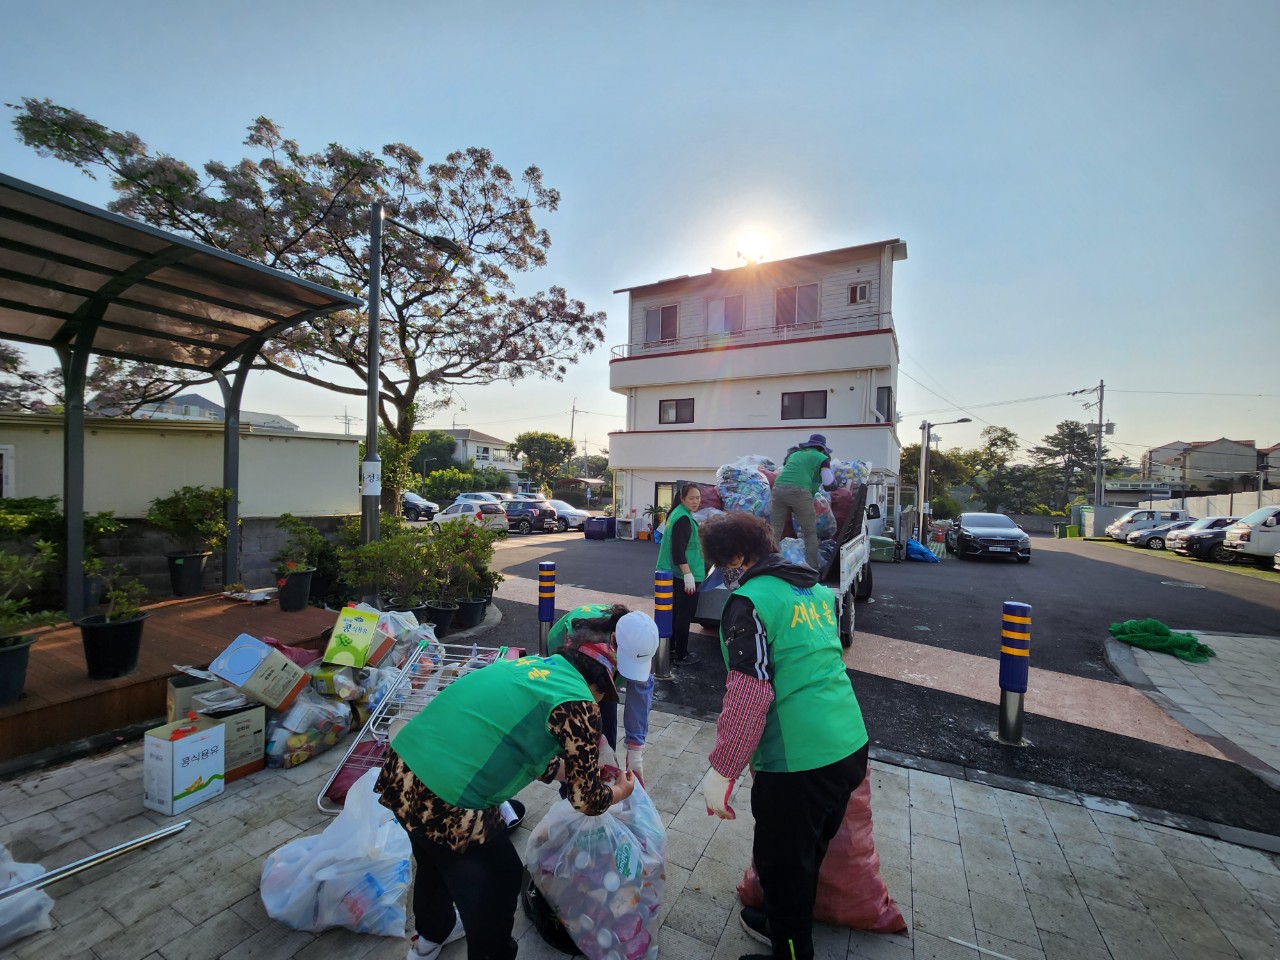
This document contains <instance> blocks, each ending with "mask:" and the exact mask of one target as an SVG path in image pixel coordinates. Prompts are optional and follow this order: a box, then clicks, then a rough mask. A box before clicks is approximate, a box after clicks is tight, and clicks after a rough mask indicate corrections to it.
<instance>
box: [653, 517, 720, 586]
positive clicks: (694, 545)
mask: <svg viewBox="0 0 1280 960" xmlns="http://www.w3.org/2000/svg"><path fill="white" fill-rule="evenodd" d="M681 517H688V518H689V524H690V525H691V526H692V528H693V529H692V530H690V531H689V546H688V547H687V548H686V549H685V552H684V559H685V562H686V563H688V564H689V572H690V573H692V574H693V579H695V580H697V581H698V582H699V583H701V582H702V581H703V580H705V579H707V565H706V564H705V563H704V562H703V560H702V544H701V543H699V542H698V521H697V520H695V519H693V514H692V513H690V512H689V508H688V507H686V506H685V505H684V504H683V503H682V504H680V505H679V506H678V507H676V508H675V509H674V510H672V511H671V515H670V516H669V517H667V533H670V532H671V527H672V525H673V524H674V523H675V522H676V521H677V520H679V519H680V518H681ZM654 569H655V570H670V571H671V572H672V573H673V574H675V578H676V579H677V580H679V579H680V578H681V577H682V576H683V574H682V573H681V572H680V571H679V570H677V569H676V568H675V565H674V564H673V563H672V562H671V538H670V537H668V536H663V538H662V543H660V544H658V565H657V566H656V567H654Z"/></svg>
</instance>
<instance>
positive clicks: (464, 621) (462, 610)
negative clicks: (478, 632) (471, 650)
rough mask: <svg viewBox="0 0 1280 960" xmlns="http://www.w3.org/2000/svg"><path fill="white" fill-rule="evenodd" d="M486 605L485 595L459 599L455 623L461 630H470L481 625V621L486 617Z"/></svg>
mask: <svg viewBox="0 0 1280 960" xmlns="http://www.w3.org/2000/svg"><path fill="white" fill-rule="evenodd" d="M485 606H486V604H485V602H484V597H466V598H465V599H462V600H459V601H458V616H457V617H456V618H454V624H455V625H456V626H457V628H458V629H459V630H470V629H471V628H472V627H478V626H480V621H481V620H483V619H484V608H485Z"/></svg>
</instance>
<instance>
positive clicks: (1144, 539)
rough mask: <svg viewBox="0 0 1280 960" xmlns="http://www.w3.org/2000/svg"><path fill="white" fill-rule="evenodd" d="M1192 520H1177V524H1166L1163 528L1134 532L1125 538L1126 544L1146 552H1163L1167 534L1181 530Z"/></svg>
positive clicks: (1167, 538)
mask: <svg viewBox="0 0 1280 960" xmlns="http://www.w3.org/2000/svg"><path fill="white" fill-rule="evenodd" d="M1193 523H1195V521H1194V520H1179V521H1178V522H1177V523H1167V524H1165V525H1164V526H1163V527H1151V528H1149V529H1147V530H1134V531H1133V532H1132V533H1130V534H1129V536H1128V537H1127V538H1126V542H1127V543H1128V544H1129V546H1131V547H1146V548H1147V549H1148V550H1163V549H1164V547H1165V544H1166V543H1167V542H1168V541H1169V534H1171V533H1173V532H1174V531H1175V530H1183V529H1185V528H1187V527H1189V526H1191V524H1193Z"/></svg>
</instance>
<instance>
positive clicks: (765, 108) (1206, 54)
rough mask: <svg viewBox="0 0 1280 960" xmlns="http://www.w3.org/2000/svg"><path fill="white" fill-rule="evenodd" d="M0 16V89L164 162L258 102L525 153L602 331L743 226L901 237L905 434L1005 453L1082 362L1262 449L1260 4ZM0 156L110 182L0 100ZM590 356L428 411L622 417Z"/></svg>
mask: <svg viewBox="0 0 1280 960" xmlns="http://www.w3.org/2000/svg"><path fill="white" fill-rule="evenodd" d="M73 11H74V12H73ZM0 22H3V23H5V26H6V29H5V30H4V31H3V35H2V36H0V95H2V96H0V99H3V100H4V101H6V102H14V101H16V100H17V99H18V98H20V97H23V96H32V97H48V98H50V99H52V100H53V101H54V102H56V103H59V104H62V105H64V106H68V107H73V108H76V109H79V110H82V111H84V112H85V113H87V114H88V115H89V116H91V117H93V118H94V119H96V120H99V121H101V122H103V123H105V124H107V125H108V126H112V127H115V128H118V129H128V130H132V131H134V132H136V133H137V134H139V135H140V136H141V137H142V138H143V140H145V141H146V142H147V143H148V144H149V145H150V146H151V147H153V148H154V149H157V150H162V151H164V152H167V153H170V154H173V155H174V156H177V157H180V158H182V159H183V160H186V161H187V162H189V163H191V164H193V165H197V166H198V165H199V164H201V163H203V162H204V161H206V160H209V159H219V160H223V161H231V160H234V159H237V158H239V157H240V156H243V155H244V154H245V148H243V147H242V145H241V140H242V139H243V136H244V130H245V127H246V126H247V124H248V123H249V122H250V121H251V120H252V119H253V118H254V117H256V116H258V115H260V114H263V115H266V116H268V117H271V118H272V119H273V120H275V121H277V122H278V123H280V124H281V125H282V126H283V127H284V130H285V133H286V134H287V135H289V136H291V137H293V138H295V139H297V140H298V141H300V143H301V145H302V146H303V148H304V149H305V150H316V149H319V148H321V147H322V146H323V145H324V144H325V143H327V142H330V141H338V142H341V143H344V144H345V145H347V146H349V147H359V148H370V149H377V148H379V147H381V145H382V144H384V143H387V142H393V141H402V142H406V143H409V144H411V145H412V146H414V147H416V148H418V149H419V150H420V151H422V152H423V153H424V154H425V155H426V156H427V157H429V158H436V157H440V156H443V155H444V154H445V153H446V152H448V151H449V150H452V149H457V148H463V147H467V146H473V145H475V146H485V147H489V148H491V149H492V150H493V151H494V152H495V154H496V156H497V158H498V160H499V161H500V162H502V163H503V164H505V165H506V166H507V167H508V168H509V169H512V170H520V169H523V168H524V167H525V166H527V165H529V164H536V165H538V166H540V167H541V168H542V170H543V173H544V175H545V177H546V180H547V182H548V183H549V184H550V185H551V186H554V187H556V188H557V189H559V190H560V191H561V193H562V195H563V203H562V206H561V208H560V211H559V212H558V213H556V214H554V215H552V216H550V217H547V218H545V221H544V225H545V226H546V227H547V228H548V229H549V230H550V232H551V235H552V240H553V246H552V250H551V258H550V263H549V265H548V267H547V268H546V269H545V270H543V271H541V272H540V273H538V274H536V275H531V276H528V277H526V278H525V279H524V280H522V281H521V283H522V284H523V285H524V286H525V287H526V288H527V289H533V288H535V287H544V286H547V285H549V284H552V283H558V284H562V285H563V286H565V287H566V288H567V289H568V290H569V292H570V294H571V295H573V296H576V297H578V298H580V299H582V300H584V301H585V302H586V303H587V304H588V306H589V307H590V308H592V309H599V310H606V311H607V312H608V315H609V328H608V337H607V342H608V345H610V346H612V345H614V344H618V343H622V342H623V341H624V340H625V339H626V333H625V325H624V321H625V315H626V298H625V296H624V295H614V294H613V293H612V292H611V291H612V290H614V289H616V288H619V287H626V286H630V285H633V284H637V283H643V282H647V281H651V280H656V279H660V278H662V277H668V276H673V275H676V274H683V273H700V272H705V271H706V270H707V269H709V268H710V267H712V266H716V267H729V266H733V265H735V263H736V261H735V251H736V250H737V241H738V239H739V238H740V236H741V235H742V234H743V233H744V232H745V231H747V230H750V229H755V230H759V231H762V232H763V233H765V234H766V236H767V237H768V239H769V241H770V251H769V255H770V257H771V258H772V259H777V258H780V257H785V256H793V255H797V254H803V253H812V252H816V251H820V250H825V249H830V248H833V247H841V246H847V245H852V244H857V243H865V242H870V241H875V240H882V239H887V238H892V237H901V238H902V239H903V240H905V241H906V242H907V244H908V249H909V252H910V259H909V260H908V261H907V262H905V263H901V264H898V265H897V272H896V275H895V286H894V317H895V321H896V324H897V329H898V338H899V343H900V346H901V350H902V365H901V378H900V404H899V405H900V409H901V411H902V413H903V421H902V424H901V426H900V436H901V438H902V440H903V442H904V443H911V442H913V441H915V440H916V439H918V437H919V425H920V421H921V420H922V419H924V418H926V417H927V418H928V419H930V420H932V421H935V422H936V421H943V420H951V419H955V418H957V417H961V416H971V417H973V419H974V423H972V424H966V425H962V426H950V427H943V428H940V429H939V430H938V431H937V432H938V433H939V434H940V435H941V436H942V445H943V446H944V447H950V446H953V445H959V446H972V445H974V444H976V442H977V440H978V433H979V431H980V429H981V428H982V427H983V426H984V425H985V424H986V423H993V424H998V425H1001V426H1007V427H1009V428H1011V429H1013V430H1014V431H1015V432H1017V433H1018V434H1019V436H1020V437H1021V438H1022V440H1023V442H1024V444H1025V445H1030V444H1033V443H1035V442H1036V441H1038V440H1039V439H1040V438H1041V437H1042V436H1043V435H1044V434H1046V433H1049V432H1051V431H1052V430H1053V428H1054V426H1055V424H1057V423H1058V422H1059V421H1060V420H1064V419H1077V420H1088V419H1092V418H1093V417H1094V416H1095V414H1094V413H1093V412H1090V411H1086V410H1084V409H1083V408H1082V405H1081V401H1080V400H1079V399H1069V398H1066V397H1064V396H1055V397H1049V398H1046V399H1039V400H1032V401H1028V402H1014V401H1024V400H1026V398H1033V397H1043V396H1044V395H1047V394H1063V393H1066V392H1067V391H1070V390H1074V389H1079V388H1084V387H1091V386H1096V384H1097V383H1098V381H1099V380H1100V379H1105V380H1106V382H1107V395H1106V411H1105V412H1106V415H1107V419H1109V420H1114V421H1115V422H1116V424H1117V427H1116V433H1115V435H1114V437H1113V438H1112V448H1113V450H1114V451H1115V452H1117V453H1124V454H1128V455H1129V456H1130V457H1131V458H1133V459H1134V460H1135V461H1136V459H1137V458H1138V456H1140V454H1141V452H1142V450H1143V449H1145V448H1146V447H1148V446H1153V445H1155V444H1158V443H1163V442H1167V441H1172V440H1175V439H1180V440H1200V439H1212V438H1217V437H1219V436H1223V435H1225V436H1228V437H1232V438H1235V439H1251V440H1255V441H1257V442H1258V444H1259V445H1270V444H1273V443H1276V442H1280V416H1277V414H1278V413H1280V376H1278V374H1280V366H1277V356H1278V355H1280V323H1278V322H1277V311H1276V292H1275V286H1274V282H1273V279H1274V276H1275V274H1276V263H1277V253H1278V252H1280V244H1278V243H1277V240H1278V239H1280V204H1278V202H1277V200H1278V196H1280V178H1278V177H1277V158H1278V157H1280V149H1278V148H1280V136H1278V132H1280V107H1278V104H1277V100H1278V99H1280V98H1278V96H1277V95H1278V94H1280V57H1277V55H1276V51H1277V50H1280V4H1277V3H1275V2H1256V3H1252V2H1250V3H1246V2H1223V3H1213V4H1210V3H1204V2H1198V3H1190V2H1182V0H1173V2H1168V0H1160V2H1135V3H1123V4H1115V3H1111V2H1072V3H1058V2H1048V0H1046V2H1038V3H1037V2H1012V0H1011V2H1003V3H986V2H976V3H952V2H933V3H897V4H884V3H862V2H857V3H855V2H835V0H831V2H823V3H814V2H796V3H789V4H779V3H759V2H753V0H738V2H734V3H727V2H726V3H720V4H708V3H703V4H697V3H688V2H674V3H673V2H653V3H645V4H600V3H557V2H546V3H537V4H533V3H527V2H524V3H517V2H488V3H483V4H472V3H453V4H442V3H435V2H421V0H418V2H382V0H366V2H364V3H359V4H352V3H337V2H331V0H311V2H305V3H304V2H289V3H283V2H270V0H257V2H253V3H250V2H244V0H224V2H221V3H217V4H199V5H196V4H175V3H158V2H142V0H134V2H115V3H110V4H104V3H89V2H83V0H82V2H79V3H69V4H67V3H64V4H44V5H35V4H31V3H29V2H26V0H23V2H15V0H0ZM10 116H11V113H10ZM0 170H3V171H4V172H5V173H8V174H10V175H13V176H17V177H20V178H22V179H26V180H31V181H34V182H36V183H39V184H41V185H43V186H45V187H47V188H49V189H52V190H56V191H59V192H63V193H68V194H70V195H72V196H75V197H78V198H80V199H82V200H85V201H88V202H91V203H98V204H105V203H106V201H107V200H108V199H110V191H109V188H108V187H107V185H106V184H105V183H103V182H101V181H96V182H95V181H92V180H89V179H87V178H85V177H83V176H82V175H80V174H78V173H76V172H74V171H72V170H71V169H70V168H68V167H65V166H63V165H61V164H59V163H58V162H57V161H54V160H48V159H40V158H38V157H36V156H35V154H34V153H33V152H31V151H30V150H28V149H27V148H26V147H23V146H22V145H21V144H19V143H18V142H17V140H16V139H15V138H14V137H13V135H12V132H11V128H10V127H9V126H8V123H7V122H6V124H5V130H4V131H2V132H0ZM1269 277H1270V278H1273V279H1271V280H1269V279H1268V278H1269ZM607 357H608V349H607V347H606V349H605V350H603V351H598V352H597V353H595V354H593V355H589V356H588V357H586V358H585V359H584V361H583V362H582V363H581V364H580V365H578V366H577V367H575V368H572V372H571V374H570V377H569V379H568V381H567V382H566V383H563V384H554V383H544V382H534V383H529V382H525V383H522V384H521V385H519V386H508V385H506V384H498V385H493V386H490V387H486V388H473V389H469V390H467V391H465V392H464V393H463V398H464V400H465V404H466V409H465V410H463V409H458V410H457V423H458V425H459V426H463V425H467V426H473V427H475V428H477V429H481V430H484V431H486V432H489V433H493V434H496V435H498V436H501V437H508V438H509V437H511V436H514V435H515V434H516V433H519V432H521V431H523V430H529V429H554V430H556V431H557V432H560V433H563V434H566V435H567V434H568V432H569V422H570V416H569V411H570V408H571V406H572V405H573V403H574V401H575V398H576V401H577V406H578V407H579V409H580V410H586V411H589V413H588V414H585V415H584V414H580V415H579V416H578V418H577V425H576V431H575V432H576V439H578V440H579V441H580V442H581V441H582V439H583V438H584V435H585V438H586V439H587V440H588V442H589V443H590V444H591V449H592V452H596V448H597V447H598V446H600V445H604V444H607V442H608V440H607V436H606V434H607V432H608V430H609V429H614V428H618V427H620V426H621V425H622V411H623V404H622V401H621V398H617V397H615V395H613V394H612V393H610V392H609V390H608V369H607ZM215 395H216V394H215V393H210V396H215ZM247 404H248V406H249V407H250V408H251V409H257V410H271V411H274V412H278V413H281V414H284V415H285V416H288V417H289V418H290V419H293V420H295V421H296V422H298V423H299V424H300V425H301V426H302V427H303V428H304V429H311V430H325V431H331V430H336V431H339V432H341V430H342V429H343V426H342V424H341V423H340V422H338V421H337V420H335V419H334V418H335V417H338V416H340V415H341V414H342V413H343V409H344V406H345V407H347V408H348V409H349V412H350V413H351V414H353V415H356V416H362V415H363V412H364V411H363V405H362V403H361V402H360V401H359V400H355V401H353V400H351V399H346V398H343V397H341V396H340V395H337V394H326V393H320V392H316V391H313V390H309V389H307V388H302V387H295V386H292V385H289V384H287V383H282V382H280V381H279V380H268V379H266V378H262V379H261V380H259V381H257V382H255V383H254V384H253V385H252V386H251V388H250V393H249V396H248V398H247ZM451 422H452V414H450V415H446V416H443V417H439V418H437V419H436V420H435V421H433V425H437V426H449V425H450V423H451ZM353 432H363V426H362V424H361V423H359V422H357V423H356V424H355V425H354V426H353ZM744 452H748V451H744ZM759 452H769V453H776V452H777V451H759Z"/></svg>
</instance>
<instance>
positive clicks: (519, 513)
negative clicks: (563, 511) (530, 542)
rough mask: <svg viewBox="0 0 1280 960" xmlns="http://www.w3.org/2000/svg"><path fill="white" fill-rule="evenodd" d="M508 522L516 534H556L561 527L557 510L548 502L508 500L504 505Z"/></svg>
mask: <svg viewBox="0 0 1280 960" xmlns="http://www.w3.org/2000/svg"><path fill="white" fill-rule="evenodd" d="M502 506H503V508H504V509H505V510H506V511H507V522H508V523H509V524H510V525H511V529H512V530H514V531H516V533H532V532H533V531H534V530H541V531H542V532H543V533H554V532H555V531H556V529H557V528H558V526H559V517H558V516H557V514H556V508H555V507H553V506H552V505H551V504H550V503H548V502H547V501H546V500H507V501H505V502H504V503H503V504H502Z"/></svg>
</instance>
